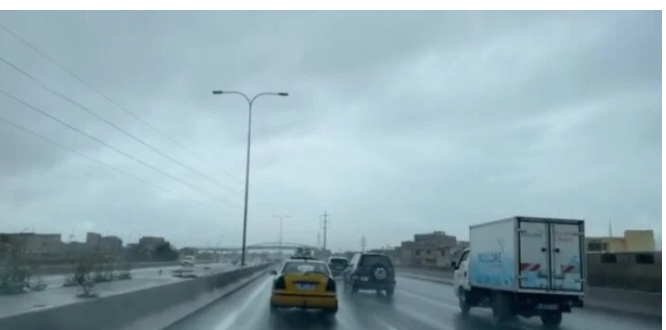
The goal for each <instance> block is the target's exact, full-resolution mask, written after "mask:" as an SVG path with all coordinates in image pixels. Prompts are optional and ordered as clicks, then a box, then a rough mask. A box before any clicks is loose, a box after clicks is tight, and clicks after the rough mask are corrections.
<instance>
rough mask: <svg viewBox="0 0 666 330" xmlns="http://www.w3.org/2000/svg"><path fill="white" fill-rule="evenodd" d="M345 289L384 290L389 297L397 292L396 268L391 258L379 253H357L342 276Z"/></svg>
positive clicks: (356, 290) (353, 290)
mask: <svg viewBox="0 0 666 330" xmlns="http://www.w3.org/2000/svg"><path fill="white" fill-rule="evenodd" d="M342 279H343V282H344V287H345V291H350V292H351V293H356V292H358V291H359V290H375V291H376V292H377V293H378V294H379V293H381V292H382V291H383V292H384V293H385V294H386V296H387V297H392V296H393V293H394V292H395V283H396V282H395V269H394V267H393V262H392V261H391V258H389V257H388V256H386V255H383V254H377V253H357V254H355V255H354V257H352V259H351V261H350V262H349V267H347V269H345V271H344V274H343V276H342Z"/></svg>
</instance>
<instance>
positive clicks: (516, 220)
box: [452, 216, 586, 328]
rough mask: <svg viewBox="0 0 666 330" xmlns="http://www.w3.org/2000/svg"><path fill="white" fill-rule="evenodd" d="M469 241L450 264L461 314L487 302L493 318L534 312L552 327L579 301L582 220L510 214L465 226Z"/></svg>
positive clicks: (582, 287)
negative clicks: (506, 216) (502, 217)
mask: <svg viewBox="0 0 666 330" xmlns="http://www.w3.org/2000/svg"><path fill="white" fill-rule="evenodd" d="M469 243H470V244H469V248H467V249H465V250H464V251H463V252H462V253H461V254H460V257H459V258H458V259H457V261H454V262H453V265H452V266H453V268H454V269H455V272H454V287H455V290H454V291H455V295H456V296H457V297H458V302H459V305H460V309H461V312H462V313H463V314H466V313H467V312H469V310H470V308H472V307H487V308H491V309H492V311H493V313H492V314H493V320H494V321H495V322H497V323H501V322H504V321H506V320H508V319H511V318H513V317H514V316H522V317H526V318H529V317H533V316H539V317H540V318H541V321H542V322H543V324H544V325H545V326H546V327H551V328H554V327H558V326H559V325H560V323H561V322H562V313H570V312H571V309H572V308H573V307H583V296H584V294H585V291H586V282H585V278H586V269H585V245H584V243H585V223H584V221H583V220H570V219H553V218H537V217H523V216H514V217H511V218H508V219H503V220H498V221H493V222H488V223H483V224H479V225H474V226H471V227H470V242H469Z"/></svg>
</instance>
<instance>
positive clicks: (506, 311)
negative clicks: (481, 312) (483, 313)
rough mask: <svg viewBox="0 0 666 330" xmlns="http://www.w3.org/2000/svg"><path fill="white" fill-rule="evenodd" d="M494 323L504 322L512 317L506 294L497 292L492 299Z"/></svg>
mask: <svg viewBox="0 0 666 330" xmlns="http://www.w3.org/2000/svg"><path fill="white" fill-rule="evenodd" d="M492 310H493V323H495V324H496V325H499V324H502V323H504V322H506V321H508V320H510V319H511V318H512V316H513V315H512V313H511V308H510V306H509V298H508V297H507V295H506V294H503V293H496V294H495V296H494V297H493V301H492Z"/></svg>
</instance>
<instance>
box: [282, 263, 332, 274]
mask: <svg viewBox="0 0 666 330" xmlns="http://www.w3.org/2000/svg"><path fill="white" fill-rule="evenodd" d="M306 272H313V273H322V274H328V268H326V265H324V264H322V263H319V262H317V263H315V262H298V261H291V262H288V263H286V264H285V265H284V268H283V269H282V273H306Z"/></svg>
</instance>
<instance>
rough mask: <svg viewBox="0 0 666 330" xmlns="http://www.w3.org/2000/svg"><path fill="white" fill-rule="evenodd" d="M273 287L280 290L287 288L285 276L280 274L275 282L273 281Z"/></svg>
mask: <svg viewBox="0 0 666 330" xmlns="http://www.w3.org/2000/svg"><path fill="white" fill-rule="evenodd" d="M273 289H278V290H284V289H286V285H285V283H284V276H280V277H278V278H276V279H275V283H273Z"/></svg>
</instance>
